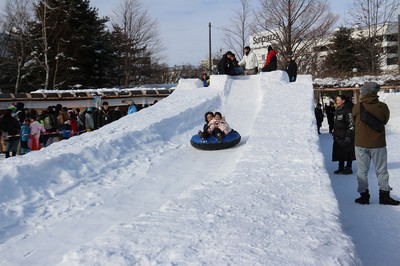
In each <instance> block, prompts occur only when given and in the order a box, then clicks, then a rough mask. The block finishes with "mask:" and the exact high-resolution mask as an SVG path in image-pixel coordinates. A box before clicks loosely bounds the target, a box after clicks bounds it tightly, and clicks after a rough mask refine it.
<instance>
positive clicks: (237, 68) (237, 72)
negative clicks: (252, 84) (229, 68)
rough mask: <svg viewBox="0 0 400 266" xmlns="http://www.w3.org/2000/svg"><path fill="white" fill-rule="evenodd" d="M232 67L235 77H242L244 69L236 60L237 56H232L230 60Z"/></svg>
mask: <svg viewBox="0 0 400 266" xmlns="http://www.w3.org/2000/svg"><path fill="white" fill-rule="evenodd" d="M230 60H231V62H232V65H233V75H241V74H242V73H243V68H242V67H241V66H239V62H238V60H237V59H236V56H235V54H232V57H231V58H230Z"/></svg>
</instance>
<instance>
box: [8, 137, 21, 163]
mask: <svg viewBox="0 0 400 266" xmlns="http://www.w3.org/2000/svg"><path fill="white" fill-rule="evenodd" d="M5 142H6V158H8V157H10V152H12V156H15V155H17V149H18V142H19V137H10V138H8V139H7V140H5Z"/></svg>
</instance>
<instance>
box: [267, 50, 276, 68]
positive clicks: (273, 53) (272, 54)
mask: <svg viewBox="0 0 400 266" xmlns="http://www.w3.org/2000/svg"><path fill="white" fill-rule="evenodd" d="M276 54H277V52H276V51H275V50H271V51H269V52H268V55H267V59H266V60H265V64H264V67H267V66H268V65H269V63H270V62H271V59H272V57H274V56H276Z"/></svg>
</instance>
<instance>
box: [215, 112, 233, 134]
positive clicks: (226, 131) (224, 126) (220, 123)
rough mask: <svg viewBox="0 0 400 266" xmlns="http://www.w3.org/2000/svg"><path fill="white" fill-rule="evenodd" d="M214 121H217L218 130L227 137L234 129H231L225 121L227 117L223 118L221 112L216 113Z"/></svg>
mask: <svg viewBox="0 0 400 266" xmlns="http://www.w3.org/2000/svg"><path fill="white" fill-rule="evenodd" d="M214 119H215V120H216V124H217V126H218V128H219V129H220V130H221V131H222V133H223V134H224V135H225V136H226V135H228V134H229V132H231V131H232V129H231V128H230V127H229V125H228V123H227V122H226V121H225V117H223V116H222V114H221V113H220V112H215V115H214Z"/></svg>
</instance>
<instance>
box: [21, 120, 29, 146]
mask: <svg viewBox="0 0 400 266" xmlns="http://www.w3.org/2000/svg"><path fill="white" fill-rule="evenodd" d="M30 124H31V120H30V119H29V118H27V119H25V120H24V123H23V124H22V126H21V131H20V134H21V138H20V142H21V154H25V153H28V152H30V151H31V150H30V149H29V147H28V140H29V135H30V134H31V128H30Z"/></svg>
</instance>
